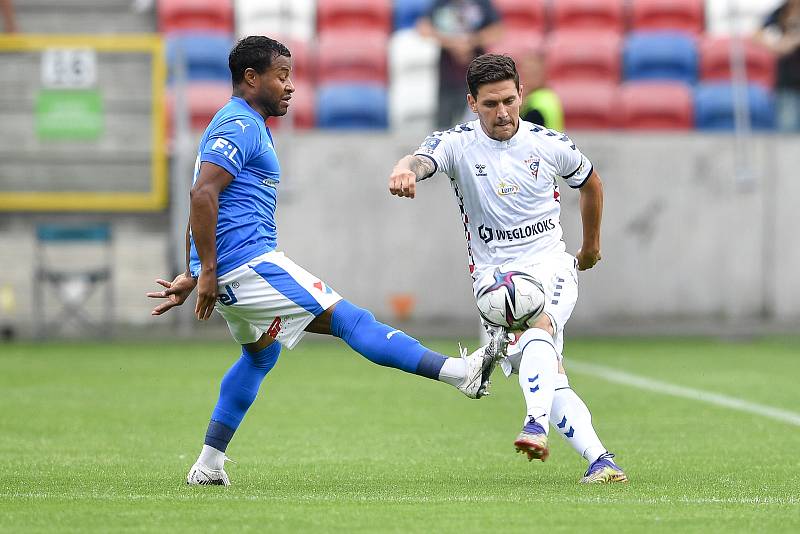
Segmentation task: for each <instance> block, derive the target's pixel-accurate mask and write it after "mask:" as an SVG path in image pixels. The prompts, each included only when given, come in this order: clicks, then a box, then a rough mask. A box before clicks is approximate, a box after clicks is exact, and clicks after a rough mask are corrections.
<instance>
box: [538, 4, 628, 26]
mask: <svg viewBox="0 0 800 534" xmlns="http://www.w3.org/2000/svg"><path fill="white" fill-rule="evenodd" d="M624 2H625V0H567V1H564V0H560V1H555V2H553V4H552V6H553V7H552V20H553V29H554V30H558V31H561V30H574V29H577V30H591V31H600V30H603V31H610V32H616V33H620V34H621V33H622V32H624V31H625V9H624V8H625V4H624Z"/></svg>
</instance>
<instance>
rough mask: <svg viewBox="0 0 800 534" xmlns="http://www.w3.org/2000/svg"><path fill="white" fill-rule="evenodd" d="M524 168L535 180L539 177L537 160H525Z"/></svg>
mask: <svg viewBox="0 0 800 534" xmlns="http://www.w3.org/2000/svg"><path fill="white" fill-rule="evenodd" d="M525 166H526V167H528V169H530V171H531V176H533V179H534V180H536V179H537V178H538V177H539V158H534V157H531V158H529V159H526V160H525Z"/></svg>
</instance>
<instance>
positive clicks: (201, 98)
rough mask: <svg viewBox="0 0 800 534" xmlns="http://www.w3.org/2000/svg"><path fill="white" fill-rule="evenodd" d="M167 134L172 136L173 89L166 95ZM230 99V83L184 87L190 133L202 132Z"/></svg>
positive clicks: (210, 83)
mask: <svg viewBox="0 0 800 534" xmlns="http://www.w3.org/2000/svg"><path fill="white" fill-rule="evenodd" d="M166 97H167V102H166V116H167V133H168V135H169V136H170V137H171V136H172V134H173V128H174V126H173V116H174V110H175V94H174V89H172V90H169V91H167V94H166ZM230 98H231V85H230V83H222V82H194V83H190V84H189V85H188V86H187V87H186V94H185V101H186V103H187V105H188V107H189V126H190V128H191V129H192V131H195V132H202V131H203V130H205V129H206V127H207V126H208V123H210V122H211V119H213V118H214V115H215V114H216V113H217V111H219V108H221V107H222V106H224V105H225V104H227V103H228V100H230Z"/></svg>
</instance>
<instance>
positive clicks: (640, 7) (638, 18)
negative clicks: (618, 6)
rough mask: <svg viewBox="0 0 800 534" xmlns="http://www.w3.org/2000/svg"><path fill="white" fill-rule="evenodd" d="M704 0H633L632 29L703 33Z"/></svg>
mask: <svg viewBox="0 0 800 534" xmlns="http://www.w3.org/2000/svg"><path fill="white" fill-rule="evenodd" d="M703 2H704V0H631V30H634V31H638V30H677V31H683V32H687V33H691V34H693V35H699V34H701V33H703V29H704V24H705V23H704V17H703V11H704V9H703Z"/></svg>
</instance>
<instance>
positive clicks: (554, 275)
mask: <svg viewBox="0 0 800 534" xmlns="http://www.w3.org/2000/svg"><path fill="white" fill-rule="evenodd" d="M577 265H578V260H576V259H575V257H574V256H572V255H571V254H568V253H566V252H563V253H560V254H555V255H552V256H547V257H545V258H543V259H542V261H541V262H539V263H516V262H508V263H504V264H503V265H501V266H500V269H501V270H503V271H506V270H515V271H522V272H524V273H527V274H529V275H531V276H533V277H534V278H536V279H537V280H539V282H541V283H542V288H543V289H544V295H545V305H544V313H546V314H547V315H548V316H549V317H550V322H551V323H552V324H553V331H554V335H553V338H554V341H555V347H556V349H557V350H558V353H559V358H561V353H562V351H563V350H564V327H565V326H566V324H567V321H569V318H570V317H571V316H572V310H573V309H575V303H576V302H577V301H578V272H577ZM479 280H480V279H478V280H476V286H475V291H477V290H478V287H477V284H478V282H479ZM514 349H515V346H514V345H509V347H508V357H509V359H510V360H511V362H512V364H513V365H514V369H515V370H516V369H517V367H518V364H519V357H520V356H521V355H520V354H519V352H518V351H515V350H514ZM515 356H516V357H515Z"/></svg>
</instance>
